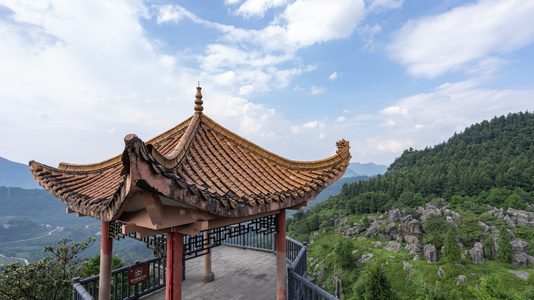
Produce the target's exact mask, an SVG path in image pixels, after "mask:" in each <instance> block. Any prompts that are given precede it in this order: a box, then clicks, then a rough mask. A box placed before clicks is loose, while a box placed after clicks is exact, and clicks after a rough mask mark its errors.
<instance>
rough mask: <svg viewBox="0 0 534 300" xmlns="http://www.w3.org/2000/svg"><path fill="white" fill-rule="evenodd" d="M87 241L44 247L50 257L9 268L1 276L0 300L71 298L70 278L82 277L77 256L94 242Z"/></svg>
mask: <svg viewBox="0 0 534 300" xmlns="http://www.w3.org/2000/svg"><path fill="white" fill-rule="evenodd" d="M94 241H95V239H94V238H90V239H88V240H84V241H82V242H80V243H75V242H72V241H71V240H68V239H62V240H60V241H59V242H58V243H57V245H53V246H48V247H45V248H44V250H43V251H44V252H47V253H51V254H53V255H54V256H49V257H46V258H44V259H41V260H39V261H37V262H35V263H31V264H28V265H22V264H20V263H17V264H10V265H8V266H7V267H6V268H5V269H4V271H3V272H2V273H1V274H0V299H6V300H7V299H10V300H18V299H21V300H22V299H24V300H26V299H34V300H40V299H43V300H50V299H70V298H71V295H72V278H73V277H78V276H80V275H81V274H82V265H83V261H84V260H83V259H80V258H78V254H80V253H81V252H83V251H84V250H85V249H87V248H88V247H89V246H91V245H92V244H93V243H94Z"/></svg>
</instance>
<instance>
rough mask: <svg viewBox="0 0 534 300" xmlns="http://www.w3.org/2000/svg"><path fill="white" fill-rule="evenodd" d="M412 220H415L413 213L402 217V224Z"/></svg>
mask: <svg viewBox="0 0 534 300" xmlns="http://www.w3.org/2000/svg"><path fill="white" fill-rule="evenodd" d="M411 220H413V217H412V215H407V216H406V217H403V218H401V222H402V224H405V223H408V222H410V221H411Z"/></svg>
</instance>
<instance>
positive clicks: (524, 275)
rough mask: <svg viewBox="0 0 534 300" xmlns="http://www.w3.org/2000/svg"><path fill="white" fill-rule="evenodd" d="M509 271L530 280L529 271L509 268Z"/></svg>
mask: <svg viewBox="0 0 534 300" xmlns="http://www.w3.org/2000/svg"><path fill="white" fill-rule="evenodd" d="M508 272H509V273H512V274H514V275H516V276H517V277H519V278H521V279H525V280H528V275H529V273H528V272H527V271H514V270H508Z"/></svg>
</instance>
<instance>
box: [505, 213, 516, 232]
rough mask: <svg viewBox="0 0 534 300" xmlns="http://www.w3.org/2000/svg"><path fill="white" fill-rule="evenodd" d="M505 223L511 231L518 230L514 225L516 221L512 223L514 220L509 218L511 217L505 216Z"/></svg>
mask: <svg viewBox="0 0 534 300" xmlns="http://www.w3.org/2000/svg"><path fill="white" fill-rule="evenodd" d="M503 220H504V222H506V227H507V228H509V229H512V230H514V229H516V227H515V224H514V221H512V219H511V218H510V217H509V216H507V215H506V216H504V218H503Z"/></svg>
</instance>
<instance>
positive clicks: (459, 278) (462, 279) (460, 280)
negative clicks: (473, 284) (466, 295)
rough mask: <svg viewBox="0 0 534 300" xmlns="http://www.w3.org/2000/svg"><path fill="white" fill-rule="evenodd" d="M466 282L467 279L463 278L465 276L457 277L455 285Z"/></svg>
mask: <svg viewBox="0 0 534 300" xmlns="http://www.w3.org/2000/svg"><path fill="white" fill-rule="evenodd" d="M466 280H467V277H465V275H458V281H457V282H456V284H457V285H458V284H460V283H464V282H465V281H466Z"/></svg>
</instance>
